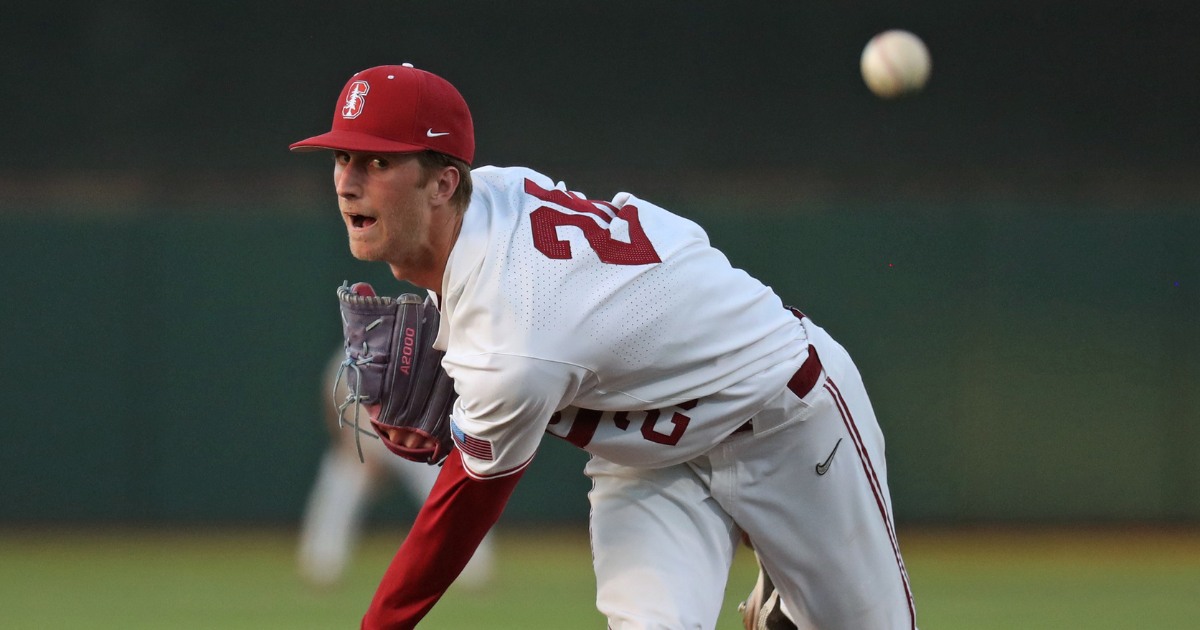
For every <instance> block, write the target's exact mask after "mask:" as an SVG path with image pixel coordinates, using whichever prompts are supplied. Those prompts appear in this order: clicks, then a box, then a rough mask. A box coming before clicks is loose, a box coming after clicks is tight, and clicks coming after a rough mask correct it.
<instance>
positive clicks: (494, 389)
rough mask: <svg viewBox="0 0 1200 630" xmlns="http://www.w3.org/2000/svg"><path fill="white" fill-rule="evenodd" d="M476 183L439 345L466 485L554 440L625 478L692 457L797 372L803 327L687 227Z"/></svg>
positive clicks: (528, 189)
mask: <svg viewBox="0 0 1200 630" xmlns="http://www.w3.org/2000/svg"><path fill="white" fill-rule="evenodd" d="M472 179H473V182H474V194H473V196H472V198H471V203H470V205H469V207H468V208H467V210H466V213H465V215H464V217H463V224H462V230H461V232H460V233H459V236H458V240H457V242H456V243H455V245H454V249H453V251H452V252H451V254H450V258H449V260H448V261H447V265H446V273H445V276H444V278H443V281H442V292H441V304H440V307H441V311H442V318H441V327H440V329H439V331H438V337H437V340H436V341H435V343H434V347H435V348H437V349H439V350H445V351H446V356H445V359H444V360H443V362H442V364H443V365H444V366H445V368H446V371H447V372H448V373H449V375H450V376H451V377H452V378H453V379H454V382H455V388H456V389H457V391H458V394H459V398H458V401H457V403H456V404H455V407H454V411H453V414H452V420H453V435H454V439H455V441H456V443H457V445H458V447H459V450H460V451H461V452H462V454H463V461H464V464H465V466H466V469H467V471H468V472H469V473H470V474H471V475H472V476H474V477H477V478H488V477H495V476H501V475H505V474H511V473H513V472H515V471H517V470H520V469H521V468H523V467H524V466H525V465H526V464H527V463H528V462H529V461H530V460H531V459H532V457H533V454H534V452H535V451H536V450H537V447H538V444H539V442H540V440H541V438H542V435H543V434H544V433H545V432H547V431H549V432H550V433H552V434H554V435H557V436H559V437H563V438H566V439H567V440H569V441H571V442H572V443H574V444H576V445H578V446H580V447H582V448H584V449H585V450H587V451H589V452H592V453H594V454H596V455H599V456H601V457H603V458H605V459H607V460H609V461H612V462H616V463H619V464H623V465H628V466H634V467H639V468H657V467H662V466H668V465H672V464H676V463H680V462H683V461H687V460H690V459H692V458H694V457H696V456H698V455H700V454H702V453H704V452H706V451H708V450H709V449H711V448H712V446H713V445H715V444H717V443H719V442H720V441H721V440H722V439H724V438H725V437H726V436H728V435H729V434H731V433H732V432H734V431H735V430H736V429H737V428H738V427H739V426H741V425H742V424H744V423H745V422H746V420H748V419H749V418H751V417H752V416H754V414H755V413H757V412H758V411H759V410H760V409H762V408H763V407H764V406H766V404H767V403H768V402H769V401H770V400H771V399H772V398H773V397H774V396H776V394H778V393H779V392H780V390H782V388H783V387H784V386H785V384H786V383H787V382H788V379H789V378H790V377H791V376H792V375H793V374H794V373H795V372H796V370H797V368H798V367H799V366H800V365H801V363H802V362H803V361H804V359H805V358H806V357H807V354H808V342H807V338H806V333H805V330H804V328H803V327H802V326H801V325H800V322H799V320H798V319H797V318H796V317H794V316H793V315H792V314H791V313H790V312H789V311H787V310H786V309H785V308H784V307H783V304H782V303H781V301H780V299H779V298H778V297H777V296H776V295H775V294H774V293H773V292H772V291H771V290H770V288H768V287H766V286H764V285H763V284H762V283H761V282H759V281H758V280H755V279H754V278H752V277H751V276H750V275H748V274H747V273H745V272H744V271H741V270H739V269H734V268H733V267H732V266H731V265H730V264H729V261H728V259H726V258H725V256H724V255H723V254H722V253H721V252H719V251H718V250H716V249H714V248H713V247H711V246H710V245H709V242H708V236H707V235H706V234H705V233H704V230H702V229H701V228H700V226H698V225H696V224H695V223H693V222H692V221H689V220H687V219H684V218H682V217H679V216H677V215H674V214H672V213H670V212H668V211H666V210H664V209H662V208H660V207H658V206H655V205H654V204H652V203H649V202H647V201H644V200H642V199H638V198H636V197H634V196H633V195H630V194H628V193H620V194H618V195H617V196H616V197H614V198H613V200H612V201H611V202H602V201H589V200H587V199H586V198H584V196H583V195H581V194H578V193H574V192H569V191H567V189H566V188H565V186H564V185H563V184H558V185H557V186H556V185H555V184H554V182H553V181H552V180H550V179H548V178H547V177H545V176H543V175H541V174H539V173H536V172H534V171H532V170H529V169H525V168H495V167H482V168H478V169H475V170H474V171H473V172H472ZM697 406H704V412H703V413H700V411H701V410H699V409H697V410H696V411H692V410H693V409H694V408H696V407H697ZM689 414H690V415H689Z"/></svg>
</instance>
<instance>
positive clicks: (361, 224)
mask: <svg viewBox="0 0 1200 630" xmlns="http://www.w3.org/2000/svg"><path fill="white" fill-rule="evenodd" d="M346 216H347V217H350V225H353V226H354V227H356V228H358V229H362V228H368V227H371V226H372V225H375V217H368V216H366V215H363V214H354V213H353V212H348V213H346Z"/></svg>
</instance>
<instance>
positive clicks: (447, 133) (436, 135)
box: [425, 127, 450, 138]
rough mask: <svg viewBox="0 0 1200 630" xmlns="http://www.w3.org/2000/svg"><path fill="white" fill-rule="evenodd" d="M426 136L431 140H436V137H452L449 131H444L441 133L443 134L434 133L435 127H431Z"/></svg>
mask: <svg viewBox="0 0 1200 630" xmlns="http://www.w3.org/2000/svg"><path fill="white" fill-rule="evenodd" d="M425 135H427V136H429V137H430V138H436V137H438V136H448V135H450V132H449V131H443V132H441V133H433V127H430V128H429V131H426V132H425Z"/></svg>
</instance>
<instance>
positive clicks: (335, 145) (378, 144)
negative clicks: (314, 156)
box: [288, 129, 426, 153]
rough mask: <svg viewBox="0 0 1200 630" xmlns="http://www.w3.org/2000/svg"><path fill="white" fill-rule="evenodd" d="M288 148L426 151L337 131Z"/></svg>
mask: <svg viewBox="0 0 1200 630" xmlns="http://www.w3.org/2000/svg"><path fill="white" fill-rule="evenodd" d="M288 148H289V149H291V150H292V151H319V150H321V149H333V150H335V151H359V152H362V153H415V152H417V151H424V150H425V149H426V147H423V146H420V145H417V144H407V143H404V142H396V141H394V140H388V139H386V138H380V137H378V136H372V135H370V134H366V133H361V132H358V131H344V130H337V129H335V130H333V131H330V132H329V133H323V134H321V135H319V136H313V137H311V138H308V139H307V140H301V141H300V142H297V143H295V144H293V145H291V146H289V147H288Z"/></svg>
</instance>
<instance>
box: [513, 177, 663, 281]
mask: <svg viewBox="0 0 1200 630" xmlns="http://www.w3.org/2000/svg"><path fill="white" fill-rule="evenodd" d="M525 192H526V193H528V194H530V195H533V196H534V197H537V198H538V199H541V200H542V201H548V202H550V203H556V204H558V205H560V206H563V207H564V208H570V209H571V210H574V211H575V212H586V213H588V214H591V215H593V216H596V217H599V218H600V220H601V221H603V222H604V223H611V222H612V220H613V217H614V216H615V217H617V218H620V219H623V220H624V221H625V222H626V223H628V224H629V242H628V243H626V242H623V241H618V240H617V239H615V238H613V237H612V234H610V233H609V230H608V228H605V227H601V226H600V225H598V224H597V223H596V222H595V221H593V220H592V219H590V218H588V217H585V216H583V215H582V214H568V213H566V212H562V211H559V210H555V209H554V208H551V207H550V206H542V207H540V208H538V209H537V210H534V211H533V212H532V213H531V214H530V215H529V220H530V221H531V222H532V223H533V246H534V247H536V248H537V249H538V251H539V252H542V253H543V254H545V255H546V256H547V257H548V258H554V259H558V260H564V259H567V258H570V257H571V244H570V243H569V242H567V241H564V240H560V239H559V238H558V232H557V230H556V228H557V227H558V226H560V225H573V226H575V227H577V228H579V229H580V230H583V235H584V236H585V237H586V238H587V241H588V245H591V246H592V249H593V250H595V252H596V255H597V256H599V257H600V261H601V262H606V263H609V264H611V265H649V264H651V263H657V262H662V260H661V259H659V257H658V252H656V251H654V244H653V243H651V242H650V239H649V238H647V237H646V232H645V231H644V230H643V229H642V222H641V221H640V220H639V219H638V210H637V208H635V207H634V206H628V205H627V206H625V207H623V208H621V209H617V207H616V206H614V205H612V204H611V203H608V202H606V201H591V200H588V199H584V198H582V197H575V196H573V195H570V194H568V193H565V192H563V191H561V190H558V189H557V188H554V189H551V190H546V189H545V188H542V187H541V186H538V185H537V184H535V183H533V182H532V181H531V180H528V179H526V180H525ZM597 206H602V207H603V209H601V207H597ZM606 210H607V212H606Z"/></svg>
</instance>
